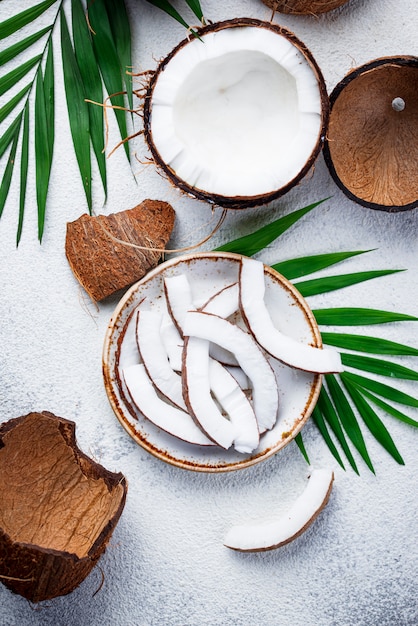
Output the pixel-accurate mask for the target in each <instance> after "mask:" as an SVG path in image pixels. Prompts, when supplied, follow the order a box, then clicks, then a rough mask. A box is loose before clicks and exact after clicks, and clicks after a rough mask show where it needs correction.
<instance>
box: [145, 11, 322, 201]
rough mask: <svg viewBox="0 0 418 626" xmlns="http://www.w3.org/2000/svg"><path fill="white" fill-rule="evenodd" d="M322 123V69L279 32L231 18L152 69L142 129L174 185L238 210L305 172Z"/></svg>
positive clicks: (210, 27)
mask: <svg viewBox="0 0 418 626" xmlns="http://www.w3.org/2000/svg"><path fill="white" fill-rule="evenodd" d="M327 119H328V97H327V92H326V87H325V82H324V79H323V76H322V73H321V71H320V69H319V67H318V65H317V63H316V61H315V60H314V58H313V57H312V54H311V53H310V52H309V50H308V49H307V48H306V46H305V45H304V44H303V43H302V42H301V41H300V40H299V39H297V37H296V36H295V35H294V34H293V33H291V32H290V31H288V30H287V29H285V28H283V27H281V26H279V25H276V24H272V23H270V22H263V21H260V20H256V19H251V18H237V19H233V20H229V21H225V22H219V23H216V24H210V25H208V26H205V27H203V28H202V29H199V31H198V37H189V38H188V39H185V40H183V41H182V42H181V43H180V44H178V45H177V46H176V47H175V48H174V50H172V52H171V53H170V54H169V55H168V56H167V57H166V58H164V59H163V61H162V62H161V63H160V64H159V66H158V68H157V70H156V72H155V73H154V74H153V76H152V78H151V80H150V83H149V86H148V89H147V93H146V96H145V101H144V135H145V139H146V141H147V144H148V146H149V148H150V150H151V153H152V156H153V158H154V161H155V163H156V164H157V166H158V167H160V168H161V169H162V171H163V172H164V173H165V175H166V176H167V177H168V178H169V180H170V181H171V182H172V183H173V184H174V185H175V186H176V187H178V188H179V189H181V190H182V191H184V192H186V193H188V194H189V195H192V196H193V197H196V198H198V199H200V200H205V201H207V202H210V203H212V204H216V205H218V206H223V207H227V208H245V207H250V206H259V205H262V204H266V203H268V202H270V201H272V200H274V199H275V198H278V197H280V196H282V195H283V194H284V193H286V192H287V191H288V190H289V189H291V188H292V187H293V186H294V185H295V184H297V183H298V182H299V181H300V180H301V179H302V178H303V176H304V175H305V174H306V173H307V172H308V171H309V170H310V169H311V167H312V165H313V163H314V161H315V159H316V157H317V156H318V153H319V152H320V150H321V147H322V142H323V137H324V134H325V128H326V126H327Z"/></svg>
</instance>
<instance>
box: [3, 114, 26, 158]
mask: <svg viewBox="0 0 418 626" xmlns="http://www.w3.org/2000/svg"><path fill="white" fill-rule="evenodd" d="M21 123H22V111H21V112H20V113H19V115H17V116H16V118H15V119H14V120H13V122H12V123H11V124H10V126H9V127H8V129H7V130H6V132H5V133H4V134H3V135H2V136H1V137H0V158H1V157H2V156H3V155H4V153H5V152H6V150H7V148H8V147H9V146H10V144H11V143H12V141H13V139H14V137H15V133H16V131H17V132H19V129H20V125H21Z"/></svg>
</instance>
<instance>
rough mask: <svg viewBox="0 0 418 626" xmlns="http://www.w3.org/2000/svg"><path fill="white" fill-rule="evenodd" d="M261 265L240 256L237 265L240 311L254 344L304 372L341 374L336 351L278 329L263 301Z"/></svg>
mask: <svg viewBox="0 0 418 626" xmlns="http://www.w3.org/2000/svg"><path fill="white" fill-rule="evenodd" d="M264 294H265V280H264V265H263V263H262V262H261V261H256V260H254V259H250V258H247V257H243V258H242V260H241V266H240V301H241V312H242V315H243V317H244V319H245V321H246V323H247V325H248V328H249V329H250V331H251V332H252V333H253V335H254V337H255V338H256V340H257V342H258V343H259V344H260V345H261V346H262V347H263V348H264V349H265V350H266V351H267V352H268V353H269V354H271V355H272V356H274V357H275V358H276V359H278V360H279V361H282V362H283V363H286V364H287V365H290V366H291V367H295V368H297V369H300V370H304V371H306V372H313V373H330V372H341V371H342V370H343V366H342V363H341V357H340V354H339V352H337V350H332V349H323V348H316V347H314V346H310V345H308V344H303V343H301V342H300V341H297V340H296V339H293V338H292V337H289V336H287V335H285V334H284V333H282V332H281V331H280V330H278V329H277V328H276V327H275V326H274V324H273V322H272V319H271V317H270V313H269V312H268V310H267V307H266V304H265V301H264Z"/></svg>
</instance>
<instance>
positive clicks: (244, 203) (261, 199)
mask: <svg viewBox="0 0 418 626" xmlns="http://www.w3.org/2000/svg"><path fill="white" fill-rule="evenodd" d="M246 26H254V27H256V28H264V29H266V30H269V31H272V32H275V33H277V34H278V35H281V36H282V37H285V38H286V39H288V40H289V41H290V42H291V43H292V44H293V45H294V46H295V47H296V48H297V49H298V50H299V51H300V52H301V53H302V54H303V55H304V57H305V58H306V60H307V61H308V63H309V65H310V66H311V68H312V71H313V73H314V75H315V77H316V80H317V83H318V87H319V91H320V97H321V113H322V117H321V130H320V132H319V133H318V141H317V144H316V146H315V148H314V150H313V151H312V153H311V155H310V157H309V158H308V159H307V161H306V163H305V165H304V167H303V168H302V169H301V170H300V172H299V174H298V175H297V176H296V177H295V178H293V179H292V180H290V181H289V182H288V183H287V184H284V185H283V186H282V187H281V188H280V189H277V190H275V191H272V192H269V193H265V194H261V195H255V196H233V197H230V196H223V195H218V194H215V193H209V192H207V191H205V190H202V189H199V188H197V187H193V186H192V185H190V184H188V183H187V182H185V181H184V180H182V179H181V178H179V176H177V174H176V172H175V171H174V170H173V169H172V168H171V167H170V166H169V165H168V164H167V163H166V162H165V161H164V159H162V157H161V155H160V154H159V152H158V149H157V147H156V146H155V144H154V141H153V137H152V130H151V117H152V96H153V91H154V87H155V85H156V83H157V81H158V79H159V76H160V74H161V73H162V72H164V70H165V68H166V67H167V64H168V63H170V61H171V60H172V59H173V57H174V56H175V55H176V54H177V52H179V50H181V49H182V48H184V47H185V46H187V45H188V44H189V43H190V38H186V39H183V41H181V42H180V43H179V44H178V45H177V46H176V47H175V48H174V49H173V50H172V51H171V52H170V53H169V54H168V55H167V56H166V57H165V58H164V59H163V60H162V61H161V62H160V63H159V65H158V66H157V69H156V71H155V72H154V73H153V74H152V76H151V79H150V81H149V83H148V87H147V90H146V95H145V99H144V137H145V140H146V142H147V145H148V147H149V149H150V151H151V153H152V158H153V160H154V162H155V164H156V166H157V167H158V168H159V169H160V170H161V171H162V173H163V174H164V175H165V176H166V177H167V178H168V179H169V180H170V181H171V183H172V184H173V185H174V186H175V187H177V188H178V189H180V190H181V191H183V192H184V193H186V194H188V195H189V196H191V197H193V198H196V199H198V200H202V201H204V202H209V203H210V204H214V205H216V206H220V207H225V208H228V209H244V208H247V207H256V206H261V205H263V204H267V203H268V202H271V201H272V200H275V199H277V198H279V197H281V196H283V195H284V194H285V193H287V192H288V191H289V190H290V189H292V188H293V187H294V186H295V185H296V184H298V183H299V182H300V181H301V180H302V179H303V178H304V177H305V176H306V174H307V173H308V172H309V171H310V170H311V168H312V166H313V164H314V163H315V161H316V158H317V156H318V154H319V153H320V151H321V149H322V146H323V136H324V134H325V130H326V128H327V124H328V110H329V101H328V93H327V89H326V85H325V80H324V77H323V75H322V72H321V70H320V68H319V66H318V64H317V63H316V61H315V59H314V57H313V56H312V53H311V52H310V50H309V49H308V48H307V47H306V46H305V44H304V43H302V41H300V39H298V38H297V37H296V35H295V34H294V33H292V32H291V31H290V30H288V29H286V28H284V27H282V26H279V25H278V24H273V23H271V22H265V21H262V20H258V19H253V18H235V19H232V20H226V21H223V22H216V23H213V24H209V25H207V26H204V27H203V28H200V29H198V31H197V32H198V34H199V36H200V37H201V38H202V39H204V36H205V35H206V34H208V33H212V32H217V31H220V30H222V29H225V28H239V27H246Z"/></svg>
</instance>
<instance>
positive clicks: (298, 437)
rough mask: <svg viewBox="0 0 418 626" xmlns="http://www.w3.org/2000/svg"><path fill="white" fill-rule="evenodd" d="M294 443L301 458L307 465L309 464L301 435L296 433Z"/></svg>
mask: <svg viewBox="0 0 418 626" xmlns="http://www.w3.org/2000/svg"><path fill="white" fill-rule="evenodd" d="M295 443H296V445H297V447H298V448H299V451H300V453H301V454H302V456H303V458H304V459H305V461H306V462H307V463H308V465H309V463H310V461H309V456H308V453H307V452H306V448H305V444H304V443H303V439H302V433H298V434H297V435H296V437H295Z"/></svg>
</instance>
